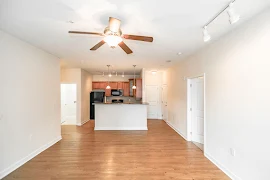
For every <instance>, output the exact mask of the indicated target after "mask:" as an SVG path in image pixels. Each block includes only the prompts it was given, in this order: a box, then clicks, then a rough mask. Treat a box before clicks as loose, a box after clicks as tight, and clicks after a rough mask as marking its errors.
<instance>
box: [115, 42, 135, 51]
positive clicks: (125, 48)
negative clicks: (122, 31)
mask: <svg viewBox="0 0 270 180" xmlns="http://www.w3.org/2000/svg"><path fill="white" fill-rule="evenodd" d="M118 45H119V46H120V47H121V48H122V49H123V50H124V51H125V52H126V53H127V54H131V53H133V52H132V50H131V49H130V48H129V47H128V46H127V45H126V44H125V43H124V41H122V42H120V43H119V44H118Z"/></svg>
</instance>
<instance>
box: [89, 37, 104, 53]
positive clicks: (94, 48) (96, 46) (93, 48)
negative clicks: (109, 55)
mask: <svg viewBox="0 0 270 180" xmlns="http://www.w3.org/2000/svg"><path fill="white" fill-rule="evenodd" d="M103 44H105V41H103V40H102V41H100V42H99V43H97V44H96V45H95V46H94V47H92V48H91V49H90V50H91V51H95V50H97V49H98V48H100V47H101V46H102V45H103Z"/></svg>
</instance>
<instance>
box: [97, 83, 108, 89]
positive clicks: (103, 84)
mask: <svg viewBox="0 0 270 180" xmlns="http://www.w3.org/2000/svg"><path fill="white" fill-rule="evenodd" d="M107 84H108V83H107V82H99V89H106V87H107Z"/></svg>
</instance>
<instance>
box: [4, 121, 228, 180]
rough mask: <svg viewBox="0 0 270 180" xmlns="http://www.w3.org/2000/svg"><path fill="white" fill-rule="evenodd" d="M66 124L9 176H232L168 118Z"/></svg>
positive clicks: (85, 179)
mask: <svg viewBox="0 0 270 180" xmlns="http://www.w3.org/2000/svg"><path fill="white" fill-rule="evenodd" d="M93 127H94V122H93V121H91V122H88V123H86V124H85V125H83V126H82V127H76V126H62V137H63V139H62V140H61V141H60V142H58V143H57V144H55V145H53V146H52V147H50V148H49V149H47V150H46V151H44V152H42V153H41V154H39V155H38V156H36V157H35V158H33V159H32V160H31V161H29V162H27V163H26V164H25V165H23V166H22V167H20V168H19V169H17V170H16V171H14V172H13V173H11V174H9V175H8V176H7V177H5V178H4V180H14V179H18V180H28V179H29V180H30V179H31V180H32V179H33V180H58V179H59V180H67V179H68V180H69V179H72V180H96V179H98V180H135V179H136V180H163V179H164V180H165V179H177V180H228V179H229V178H228V177H227V176H226V175H225V174H224V173H223V172H222V171H221V170H219V169H218V168H217V167H216V166H215V165H214V164H212V163H211V162H210V161H209V160H208V159H206V158H205V157H204V156H203V152H202V151H201V150H200V149H199V148H198V147H196V146H195V145H194V144H193V143H191V142H186V141H185V140H184V139H183V138H182V137H181V136H179V135H178V134H177V133H176V132H175V131H174V130H172V129H171V128H170V127H169V126H168V125H167V124H166V123H165V122H164V121H158V120H149V121H148V128H149V131H94V128H93Z"/></svg>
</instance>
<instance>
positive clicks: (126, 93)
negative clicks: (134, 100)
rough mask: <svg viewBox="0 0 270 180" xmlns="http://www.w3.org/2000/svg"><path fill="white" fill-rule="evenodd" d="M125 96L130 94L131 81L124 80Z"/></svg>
mask: <svg viewBox="0 0 270 180" xmlns="http://www.w3.org/2000/svg"><path fill="white" fill-rule="evenodd" d="M123 91H124V96H129V82H123Z"/></svg>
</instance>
